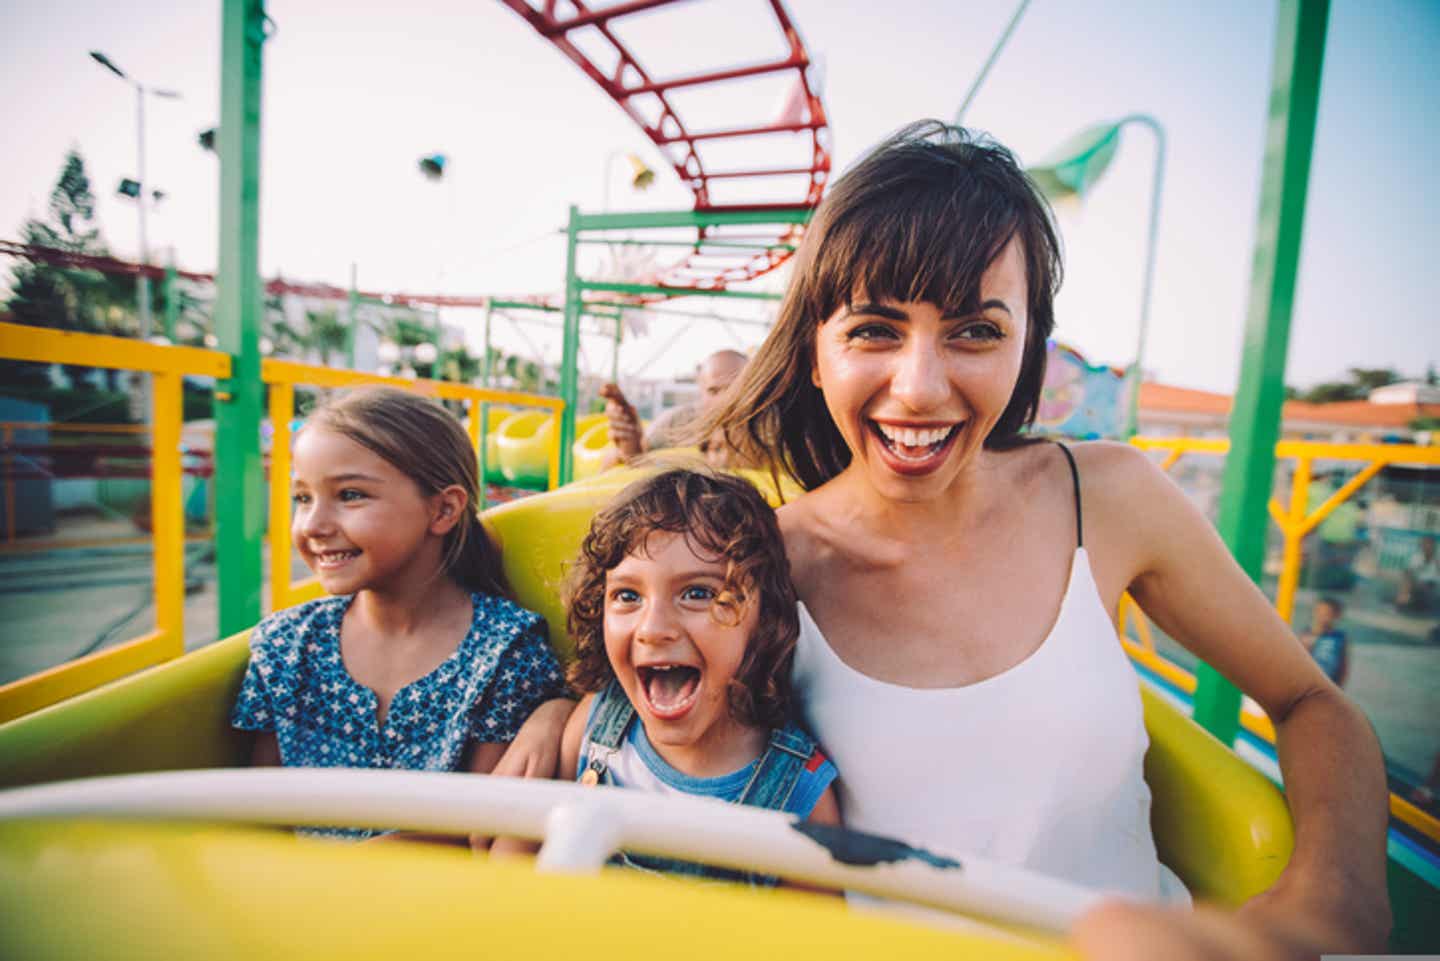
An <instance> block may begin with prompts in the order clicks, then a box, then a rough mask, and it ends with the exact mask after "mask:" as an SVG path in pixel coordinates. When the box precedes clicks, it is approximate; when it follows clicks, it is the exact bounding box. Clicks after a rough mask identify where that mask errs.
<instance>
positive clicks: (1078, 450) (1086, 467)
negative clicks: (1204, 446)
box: [1068, 440, 1179, 512]
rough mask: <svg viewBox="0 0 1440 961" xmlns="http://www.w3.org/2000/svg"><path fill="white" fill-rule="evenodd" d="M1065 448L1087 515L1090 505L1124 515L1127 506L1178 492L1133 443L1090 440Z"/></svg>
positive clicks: (1163, 498)
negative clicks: (1071, 456) (1072, 461)
mask: <svg viewBox="0 0 1440 961" xmlns="http://www.w3.org/2000/svg"><path fill="white" fill-rule="evenodd" d="M1068 446H1069V447H1070V452H1071V453H1072V454H1074V455H1075V465H1076V468H1077V470H1079V472H1080V489H1081V491H1082V492H1083V493H1084V495H1085V499H1086V509H1087V512H1088V510H1089V508H1090V506H1091V504H1092V502H1093V505H1094V506H1095V507H1096V508H1097V509H1102V508H1112V509H1116V510H1120V511H1122V512H1123V511H1124V510H1126V505H1129V507H1130V508H1132V509H1133V508H1134V507H1136V506H1140V505H1145V504H1149V503H1151V502H1153V501H1154V500H1155V499H1156V498H1160V499H1161V500H1162V501H1163V500H1166V499H1168V498H1169V497H1170V496H1171V495H1172V493H1173V494H1178V493H1179V491H1178V489H1177V488H1175V485H1174V484H1172V483H1171V482H1170V479H1169V478H1168V477H1167V476H1166V474H1165V472H1164V471H1163V470H1161V469H1160V466H1159V465H1158V464H1156V463H1155V462H1154V461H1152V460H1151V459H1150V458H1149V456H1148V455H1146V453H1145V452H1144V451H1142V450H1141V449H1140V448H1138V447H1135V446H1134V445H1132V444H1126V443H1123V442H1121V441H1112V440H1092V441H1085V442H1083V443H1079V444H1071V445H1068Z"/></svg>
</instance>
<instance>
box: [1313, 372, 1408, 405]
mask: <svg viewBox="0 0 1440 961" xmlns="http://www.w3.org/2000/svg"><path fill="white" fill-rule="evenodd" d="M1349 373H1350V379H1349V380H1338V381H1336V380H1332V381H1325V382H1323V383H1319V384H1316V385H1315V386H1313V387H1310V388H1308V389H1306V390H1297V391H1294V393H1293V394H1291V393H1290V391H1291V390H1292V388H1287V389H1286V392H1287V396H1293V397H1294V399H1295V400H1302V401H1305V402H1306V403H1310V404H1333V403H1335V402H1336V401H1342V400H1364V399H1365V398H1367V397H1369V396H1370V392H1371V391H1372V390H1374V389H1375V388H1377V387H1384V386H1385V385H1386V384H1393V383H1395V382H1396V381H1398V380H1400V374H1399V372H1397V371H1396V370H1395V369H1394V368H1393V367H1351V368H1350V371H1349Z"/></svg>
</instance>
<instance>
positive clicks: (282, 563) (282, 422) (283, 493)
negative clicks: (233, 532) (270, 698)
mask: <svg viewBox="0 0 1440 961" xmlns="http://www.w3.org/2000/svg"><path fill="white" fill-rule="evenodd" d="M260 378H261V380H263V381H265V383H267V384H269V385H270V424H271V427H272V429H273V433H272V434H271V437H270V523H269V527H270V534H269V536H270V609H271V610H272V611H278V610H280V609H282V608H285V607H291V606H293V605H295V604H301V603H304V602H305V601H308V600H312V599H314V598H316V597H319V596H320V595H321V594H322V593H323V591H322V590H321V588H320V584H319V582H318V581H316V580H315V578H313V577H311V578H307V579H305V580H303V581H299V582H295V581H293V580H292V579H291V578H292V572H291V570H290V507H291V504H290V440H291V431H290V422H291V420H293V419H294V417H295V387H296V385H304V386H307V387H358V386H360V385H362V384H388V385H390V386H392V387H400V388H403V389H405V390H411V391H415V392H416V393H419V394H424V395H426V396H428V397H436V398H439V399H441V400H458V401H462V402H465V403H466V404H467V405H468V409H467V411H466V418H465V426H466V430H467V431H468V432H469V434H470V443H471V445H472V446H473V447H474V448H475V451H476V452H477V454H478V453H479V452H480V451H481V450H483V449H484V447H483V445H484V432H485V429H486V426H485V417H484V409H485V408H484V405H485V404H508V405H512V406H516V407H544V408H546V409H548V410H549V411H550V412H551V424H550V439H549V450H548V459H549V466H550V481H549V486H550V487H551V488H552V489H553V488H555V487H557V486H558V485H559V480H560V414H561V412H562V411H563V410H564V409H565V403H564V401H561V400H558V399H556V398H554V397H545V396H542V395H540V394H523V393H519V392H516V391H506V390H489V389H486V388H480V387H470V386H467V385H465V384H456V383H452V382H450V381H441V380H410V379H408V378H402V377H383V376H381V375H379V374H365V373H361V372H359V371H353V370H334V369H332V368H329V367H316V366H311V365H308V364H297V363H292V362H291V361H287V360H266V361H264V362H263V363H262V364H261V367H260ZM482 483H483V479H482Z"/></svg>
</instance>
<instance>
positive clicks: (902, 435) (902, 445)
mask: <svg viewBox="0 0 1440 961" xmlns="http://www.w3.org/2000/svg"><path fill="white" fill-rule="evenodd" d="M874 423H875V427H876V429H878V430H879V431H880V436H881V437H882V438H883V439H884V440H885V446H886V447H888V448H890V450H891V452H893V453H894V454H895V455H896V456H898V457H901V458H903V459H906V460H924V459H925V458H927V457H929V456H930V455H931V454H934V453H935V452H936V451H937V450H939V448H940V446H941V445H943V444H944V443H945V442H946V441H947V440H949V439H950V435H951V434H952V433H954V431H955V428H956V427H958V426H959V425H958V424H951V425H950V426H949V427H894V426H892V425H890V424H882V423H880V422H879V421H875V422H874Z"/></svg>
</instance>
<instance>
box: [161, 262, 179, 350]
mask: <svg viewBox="0 0 1440 961" xmlns="http://www.w3.org/2000/svg"><path fill="white" fill-rule="evenodd" d="M175 281H176V275H175V251H174V250H173V249H172V250H171V251H170V259H169V260H168V261H167V262H166V264H165V339H166V340H168V341H170V343H172V344H173V343H175V328H176V327H177V326H178V325H179V320H180V301H179V299H178V298H177V296H176V291H175Z"/></svg>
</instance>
